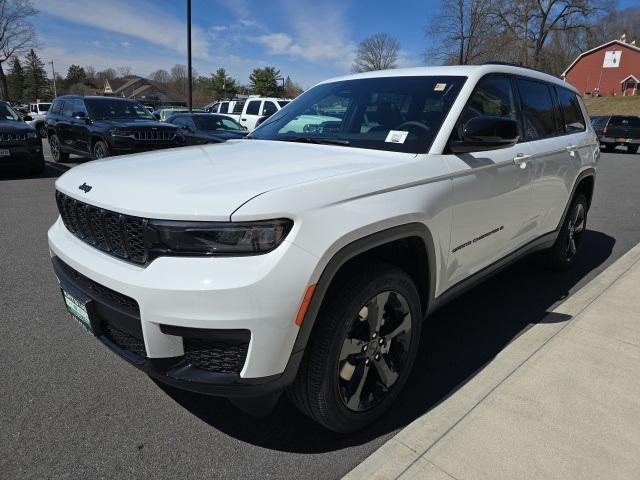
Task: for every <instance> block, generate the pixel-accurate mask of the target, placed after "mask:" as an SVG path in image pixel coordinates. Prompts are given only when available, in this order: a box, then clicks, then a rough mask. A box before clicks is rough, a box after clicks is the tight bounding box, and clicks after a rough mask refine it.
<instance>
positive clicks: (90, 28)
mask: <svg viewBox="0 0 640 480" xmlns="http://www.w3.org/2000/svg"><path fill="white" fill-rule="evenodd" d="M192 1H193V10H192V16H193V35H192V38H193V62H194V67H195V69H196V70H197V71H198V72H199V73H200V74H204V75H208V74H209V73H210V72H213V71H215V70H216V69H217V68H219V67H224V68H225V69H227V71H228V72H229V73H230V74H231V75H232V76H234V77H235V78H237V79H238V80H240V82H242V83H246V82H247V81H248V77H249V73H250V72H251V70H252V69H253V68H255V67H258V66H266V65H272V66H275V67H277V68H278V69H280V71H281V72H282V74H283V75H289V76H291V78H292V80H293V81H295V82H298V83H300V84H301V85H302V86H303V87H309V86H312V85H313V84H314V83H316V82H318V81H320V80H323V79H325V78H328V77H331V76H335V75H340V74H343V73H346V72H348V71H349V69H350V65H351V62H352V60H353V55H354V52H355V49H356V46H357V44H358V42H359V41H360V40H362V39H363V38H365V37H367V36H369V35H372V34H374V33H377V32H387V33H389V34H391V35H393V36H395V37H396V38H398V39H399V40H400V44H401V56H400V57H401V58H400V62H399V63H400V65H401V66H415V65H421V64H422V53H423V52H424V51H425V50H426V49H427V48H428V47H429V44H428V40H427V38H426V37H425V33H424V32H425V26H426V24H427V21H428V18H429V15H430V14H431V13H432V12H434V11H435V9H437V6H438V4H439V1H440V0H403V1H401V2H398V3H395V2H389V1H388V0H387V1H379V0H376V1H374V0H369V1H367V0H322V1H318V0H268V1H264V0H263V1H251V0H192ZM636 1H637V0H620V2H619V4H620V6H621V7H624V6H631V5H632V4H634V3H635V2H636ZM34 4H35V5H36V7H37V8H38V10H39V11H40V13H39V14H38V18H37V19H36V22H35V23H36V30H37V32H38V35H39V37H40V42H41V44H42V48H40V49H39V52H40V54H41V56H42V58H43V59H44V60H46V61H50V60H53V61H54V62H55V65H56V70H57V71H60V72H61V73H63V74H65V73H66V70H67V68H68V67H69V65H70V64H72V63H77V64H80V65H83V66H84V65H92V66H94V67H95V68H96V69H97V70H102V69H104V68H107V67H114V68H117V67H119V66H129V67H131V70H132V72H133V73H137V74H141V75H146V74H149V73H150V72H152V71H154V70H157V69H158V68H165V69H167V70H168V69H170V68H171V67H172V66H173V65H174V64H176V63H181V64H186V27H185V18H186V11H185V10H186V7H185V5H186V1H185V0H34Z"/></svg>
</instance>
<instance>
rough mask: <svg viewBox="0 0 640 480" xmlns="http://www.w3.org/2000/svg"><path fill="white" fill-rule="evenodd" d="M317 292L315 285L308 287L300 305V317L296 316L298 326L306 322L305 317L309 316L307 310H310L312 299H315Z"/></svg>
mask: <svg viewBox="0 0 640 480" xmlns="http://www.w3.org/2000/svg"><path fill="white" fill-rule="evenodd" d="M315 290H316V284H315V283H314V284H312V285H309V286H308V287H307V291H306V292H305V294H304V298H303V299H302V305H300V310H298V315H296V325H298V326H300V325H302V321H303V320H304V316H305V315H306V314H307V309H308V308H309V304H310V303H311V297H313V292H315Z"/></svg>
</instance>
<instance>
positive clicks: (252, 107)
mask: <svg viewBox="0 0 640 480" xmlns="http://www.w3.org/2000/svg"><path fill="white" fill-rule="evenodd" d="M261 103H262V102H261V101H260V100H252V101H250V102H249V105H247V115H260V104H261Z"/></svg>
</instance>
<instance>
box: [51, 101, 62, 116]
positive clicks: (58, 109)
mask: <svg viewBox="0 0 640 480" xmlns="http://www.w3.org/2000/svg"><path fill="white" fill-rule="evenodd" d="M63 105H64V100H56V101H55V102H53V106H52V107H51V112H52V113H62V106H63Z"/></svg>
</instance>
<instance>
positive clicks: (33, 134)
mask: <svg viewBox="0 0 640 480" xmlns="http://www.w3.org/2000/svg"><path fill="white" fill-rule="evenodd" d="M27 138H38V133H37V132H27Z"/></svg>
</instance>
